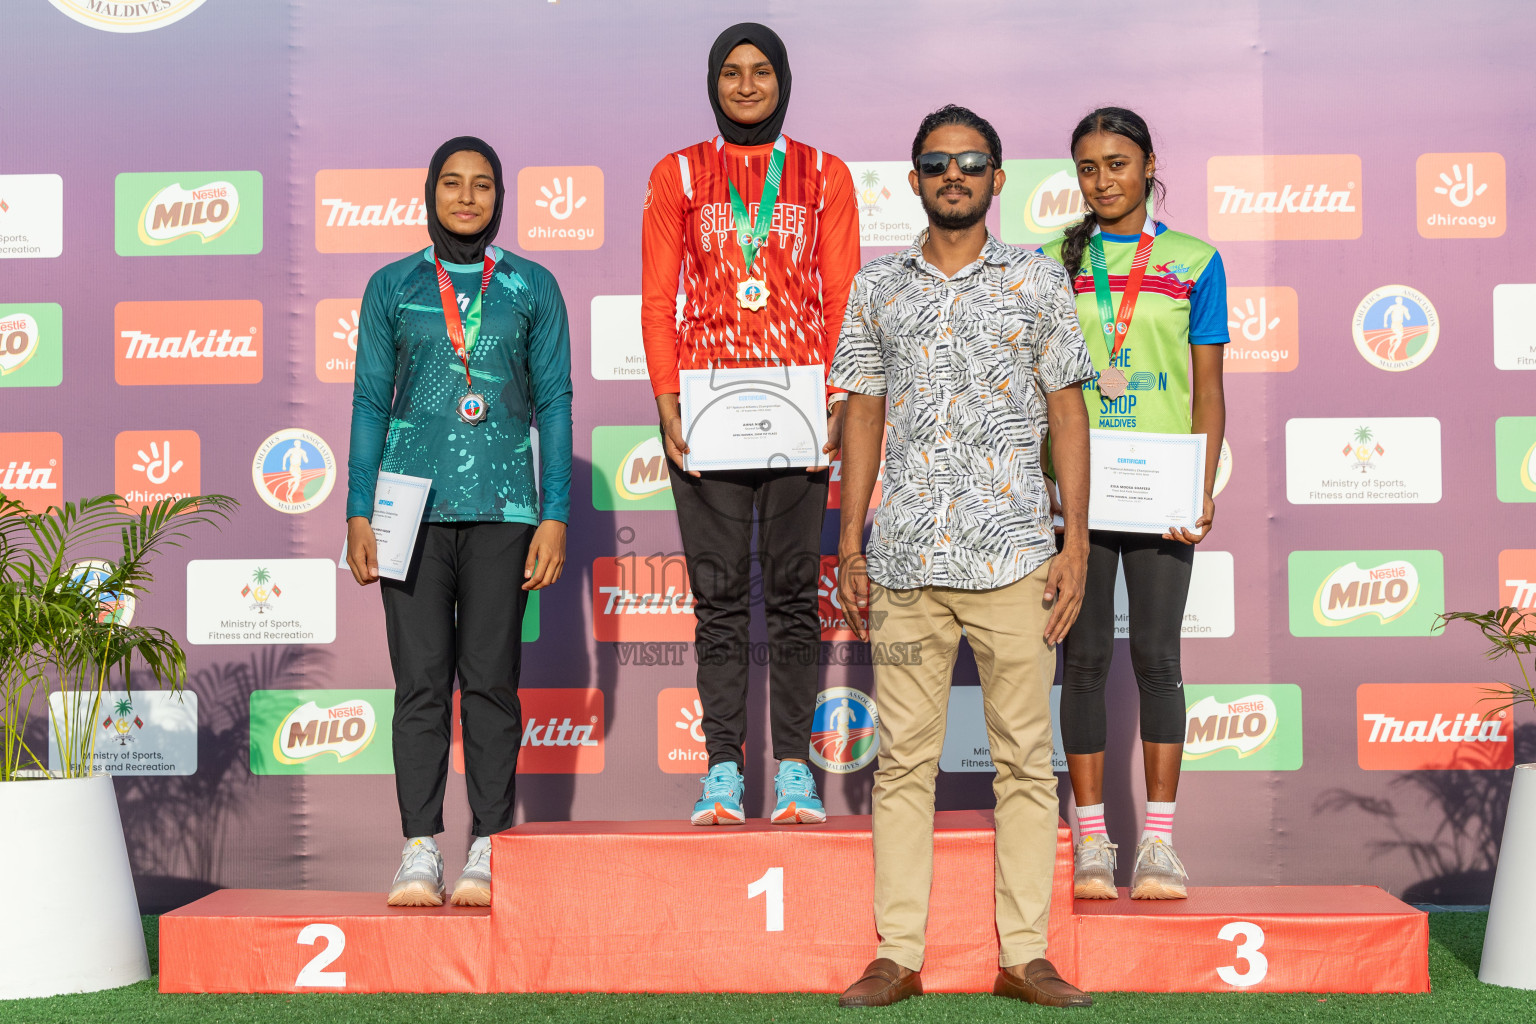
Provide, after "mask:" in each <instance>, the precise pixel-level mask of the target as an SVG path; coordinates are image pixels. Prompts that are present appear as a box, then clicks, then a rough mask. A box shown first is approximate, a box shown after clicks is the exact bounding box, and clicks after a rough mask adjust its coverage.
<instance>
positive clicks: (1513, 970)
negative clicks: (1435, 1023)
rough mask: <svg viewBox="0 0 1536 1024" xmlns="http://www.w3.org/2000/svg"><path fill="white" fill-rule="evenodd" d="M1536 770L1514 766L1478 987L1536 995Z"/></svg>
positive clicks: (1535, 767)
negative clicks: (1535, 951) (1535, 942)
mask: <svg viewBox="0 0 1536 1024" xmlns="http://www.w3.org/2000/svg"><path fill="white" fill-rule="evenodd" d="M1533 937H1536V764H1519V765H1515V781H1514V784H1513V785H1511V786H1510V787H1509V813H1508V814H1507V815H1506V816H1505V818H1504V841H1503V843H1502V844H1501V845H1500V847H1499V868H1498V871H1497V872H1496V873H1495V874H1494V876H1493V902H1492V903H1490V904H1489V906H1488V930H1487V932H1485V933H1484V935H1483V962H1482V965H1481V967H1480V968H1479V969H1478V972H1477V977H1478V980H1479V981H1484V982H1487V983H1488V984H1490V985H1507V986H1509V987H1510V988H1528V989H1536V956H1532V955H1531V940H1532V938H1533Z"/></svg>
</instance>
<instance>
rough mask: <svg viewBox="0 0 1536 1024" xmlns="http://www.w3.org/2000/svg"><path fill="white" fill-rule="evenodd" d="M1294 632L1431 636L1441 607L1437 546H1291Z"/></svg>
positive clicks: (1441, 573)
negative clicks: (1316, 548) (1370, 548)
mask: <svg viewBox="0 0 1536 1024" xmlns="http://www.w3.org/2000/svg"><path fill="white" fill-rule="evenodd" d="M1288 565H1289V574H1290V613H1291V615H1290V617H1291V635H1292V636H1350V637H1360V636H1430V635H1431V632H1430V630H1431V627H1432V626H1433V625H1434V621H1435V616H1436V615H1438V614H1439V613H1440V612H1442V611H1444V610H1445V565H1444V560H1443V559H1442V557H1441V555H1440V552H1438V551H1292V552H1291V556H1290V559H1289V563H1288Z"/></svg>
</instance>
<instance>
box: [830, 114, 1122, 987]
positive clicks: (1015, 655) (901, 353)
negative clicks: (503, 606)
mask: <svg viewBox="0 0 1536 1024" xmlns="http://www.w3.org/2000/svg"><path fill="white" fill-rule="evenodd" d="M912 162H913V166H914V170H913V171H912V173H911V174H910V176H909V180H910V182H911V185H912V191H913V192H915V193H917V194H918V195H919V196H920V197H921V198H922V202H923V208H924V209H925V211H926V212H927V214H928V230H926V231H924V232H923V233H922V234H921V235H919V236H918V238H917V240H916V241H915V242H914V243H913V245H912V246H911V247H910V248H909V249H907V250H906V251H905V252H899V253H895V254H893V255H890V256H886V257H883V258H881V259H878V260H875V261H874V262H873V263H870V264H869V265H868V266H866V267H865V268H864V269H863V270H861V271H859V274H858V276H857V277H856V278H855V280H854V287H853V293H852V295H851V296H850V298H849V300H848V310H847V314H846V316H845V317H844V320H843V330H842V335H841V337H840V338H839V340H838V345H837V350H836V355H835V356H834V357H833V361H832V383H833V384H834V385H836V386H838V387H841V388H845V389H847V391H848V392H849V395H848V411H847V414H846V416H845V419H844V425H843V480H842V526H841V530H840V536H839V540H838V560H839V564H840V572H839V601H840V604H841V606H842V609H843V614H844V616H845V617H846V618H847V620H848V624H849V625H850V626H851V627H852V628H853V630H854V632H855V633H857V634H858V636H859V637H860V638H861V639H870V640H872V641H873V642H874V643H875V644H876V646H877V648H880V649H886V650H891V649H899V650H905V651H910V650H912V649H913V648H914V647H915V648H916V649H917V651H918V653H919V656H918V657H915V658H912V657H906V658H902V659H889V658H878V657H877V658H875V659H874V661H875V684H876V687H877V690H878V693H879V700H880V754H879V764H878V767H877V769H876V771H875V782H874V846H875V924H876V927H877V928H878V930H879V933H880V948H879V951H878V953H877V959H876V960H875V961H874V962H873V963H871V964H870V965H869V967H868V968H867V969H866V970H865V972H864V976H863V977H861V978H860V979H859V980H858V981H856V982H855V983H854V984H853V985H852V987H850V988H849V989H848V990H847V991H846V992H845V993H844V994H843V997H842V1000H841V1003H842V1005H844V1006H884V1005H888V1004H890V1003H894V1002H897V1001H899V1000H901V999H905V998H907V997H908V996H912V995H917V994H919V993H921V992H922V980H921V975H920V972H921V970H922V967H923V953H924V938H925V936H924V932H925V929H926V927H927V920H928V895H929V889H930V886H931V882H932V877H933V801H934V781H935V778H936V776H937V774H938V762H939V754H940V752H941V750H942V749H943V746H944V724H945V723H944V719H945V711H946V709H947V707H948V703H949V686H950V680H951V675H952V672H953V669H954V663H955V656H956V652H957V651H958V649H959V644H960V636H961V631H962V629H963V630H964V632H965V635H966V637H967V639H968V640H969V642H970V645H971V650H972V652H973V653H974V654H975V657H976V667H977V670H978V672H979V674H980V676H981V689H982V698H983V700H984V701H985V706H986V722H987V735H988V738H989V740H990V741H991V749H992V760H993V762H994V764H995V765H996V767H997V777H996V779H995V780H994V782H993V785H992V788H993V792H994V793H995V794H996V798H997V839H996V843H995V857H996V891H995V897H996V915H997V933H998V938H999V944H1000V947H1001V948H1000V950H999V953H1000V956H999V966H1000V968H1001V969H1000V970H999V972H998V975H997V979H996V981H995V982H994V984H993V989H992V991H993V993H994V994H996V995H1000V996H1008V997H1011V998H1014V999H1020V1000H1023V1001H1026V1002H1031V1003H1039V1004H1042V1005H1046V1006H1087V1005H1089V1004H1090V1003H1091V1002H1092V1000H1091V999H1090V998H1089V997H1088V996H1087V995H1086V994H1085V993H1083V992H1081V991H1079V990H1078V989H1077V988H1075V987H1074V986H1072V985H1071V984H1069V983H1068V982H1066V981H1064V980H1063V979H1062V978H1061V977H1060V975H1058V974H1057V973H1056V969H1055V967H1053V966H1052V965H1051V962H1050V961H1049V960H1047V959H1045V953H1046V934H1047V925H1048V916H1049V909H1050V898H1051V879H1052V871H1053V866H1054V861H1055V849H1056V821H1057V806H1056V777H1055V775H1054V774H1053V773H1052V771H1051V713H1050V690H1051V680H1052V678H1053V677H1054V675H1055V671H1056V658H1055V652H1054V651H1053V650H1052V648H1053V646H1054V645H1055V644H1057V643H1059V642H1060V641H1061V640H1062V639H1063V638H1064V637H1065V636H1066V634H1067V630H1068V629H1069V628H1071V626H1072V622H1073V620H1074V619H1076V618H1077V612H1078V608H1079V606H1080V605H1081V603H1082V594H1083V580H1084V576H1085V574H1086V571H1087V560H1088V418H1087V414H1086V411H1085V406H1084V405H1083V399H1082V390H1081V384H1082V382H1083V381H1084V380H1087V379H1088V378H1090V377H1092V375H1093V364H1092V362H1091V361H1090V359H1089V356H1088V350H1087V347H1086V346H1085V344H1084V342H1083V336H1082V332H1081V330H1080V329H1079V328H1078V322H1077V310H1076V304H1075V302H1074V300H1073V297H1072V295H1071V294H1070V293H1069V291H1068V290H1067V277H1066V274H1065V273H1064V272H1063V271H1062V270H1061V268H1060V267H1059V266H1057V265H1056V264H1055V263H1054V261H1052V260H1048V259H1046V258H1045V257H1043V256H1041V255H1040V254H1038V253H1036V252H1030V251H1025V250H1023V249H1016V248H1013V247H1011V246H1007V245H1003V244H1002V243H1000V242H999V241H998V240H997V239H995V238H993V237H992V236H991V235H990V234H989V233H988V232H987V228H986V223H985V218H986V214H987V209H988V208H989V207H990V206H991V204H992V197H993V196H995V195H997V194H998V193H999V192H1001V191H1002V188H1003V171H1002V170H1001V167H1000V165H1001V163H1002V144H1001V142H999V140H998V137H997V132H996V131H995V130H993V128H992V126H991V125H990V124H988V123H987V122H986V121H985V120H984V119H982V118H981V117H979V116H978V115H976V114H975V113H973V112H972V111H970V110H967V109H965V108H964V107H956V106H948V107H944V108H943V109H941V110H938V111H935V112H934V113H932V114H930V115H928V117H927V118H926V119H925V120H924V121H923V123H922V125H921V127H920V128H919V129H918V132H917V138H916V139H915V140H914V141H913V144H912ZM887 418H889V427H890V435H889V438H888V439H887V444H886V469H885V482H884V490H883V493H882V496H881V499H880V507H879V509H878V510H877V512H876V514H875V523H874V528H873V530H872V532H871V535H870V544H869V557H868V561H867V562H866V560H865V556H864V544H863V534H864V518H865V514H866V512H867V511H868V507H869V500H870V494H871V491H872V490H873V487H874V483H875V472H876V469H877V467H878V464H879V459H880V436H881V431H882V429H883V428H884V427H885V426H886V423H887ZM1047 432H1049V434H1050V439H1051V448H1052V457H1053V460H1054V463H1055V469H1056V473H1057V479H1058V482H1059V486H1060V488H1061V499H1062V508H1063V513H1062V514H1063V516H1064V518H1065V520H1066V526H1065V536H1064V541H1063V548H1062V551H1061V553H1060V554H1056V545H1055V538H1054V535H1053V531H1052V528H1051V512H1050V503H1049V500H1048V499H1047V497H1046V493H1045V488H1044V482H1043V478H1042V476H1041V471H1040V456H1041V448H1042V445H1043V444H1044V443H1045V438H1046V435H1047ZM866 621H867V623H868V625H867V627H866ZM895 645H902V646H901V647H896V646H895ZM897 661H899V662H900V663H899V664H898V663H893V662H897Z"/></svg>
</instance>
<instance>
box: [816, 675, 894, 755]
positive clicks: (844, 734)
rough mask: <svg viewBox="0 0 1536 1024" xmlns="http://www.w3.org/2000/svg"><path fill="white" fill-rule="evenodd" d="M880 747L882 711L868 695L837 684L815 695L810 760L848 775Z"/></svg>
mask: <svg viewBox="0 0 1536 1024" xmlns="http://www.w3.org/2000/svg"><path fill="white" fill-rule="evenodd" d="M879 750H880V712H879V711H878V710H877V709H876V708H875V702H874V701H873V700H872V699H870V697H869V695H868V694H866V693H864V692H863V691H861V690H855V689H854V688H853V687H851V686H834V687H831V688H829V689H826V690H822V691H821V692H820V693H818V694H817V695H816V711H815V714H814V716H813V717H812V719H811V760H812V761H814V762H816V764H817V766H818V767H820V768H821V769H822V770H824V771H829V772H836V773H838V774H840V775H846V774H848V773H849V772H856V771H858V770H859V769H860V768H863V767H864V766H865V765H867V764H869V762H871V761H873V760H874V759H875V754H876V753H878V752H879Z"/></svg>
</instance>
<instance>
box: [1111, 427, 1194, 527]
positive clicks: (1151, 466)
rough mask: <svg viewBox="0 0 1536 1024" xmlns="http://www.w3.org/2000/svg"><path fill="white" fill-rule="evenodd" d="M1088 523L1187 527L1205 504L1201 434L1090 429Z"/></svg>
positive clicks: (1191, 525) (1121, 525)
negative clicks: (1203, 499)
mask: <svg viewBox="0 0 1536 1024" xmlns="http://www.w3.org/2000/svg"><path fill="white" fill-rule="evenodd" d="M1088 463H1089V495H1088V528H1089V529H1090V530H1120V531H1122V532H1125V533H1157V534H1161V533H1164V532H1165V531H1167V529H1168V528H1169V527H1171V526H1178V527H1183V528H1184V529H1191V528H1193V527H1194V525H1195V521H1196V520H1197V519H1199V518H1200V513H1201V511H1202V510H1203V508H1204V503H1203V501H1202V500H1201V499H1202V498H1203V497H1204V494H1205V435H1204V434H1143V433H1138V432H1136V431H1132V430H1090V431H1089V432H1088Z"/></svg>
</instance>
